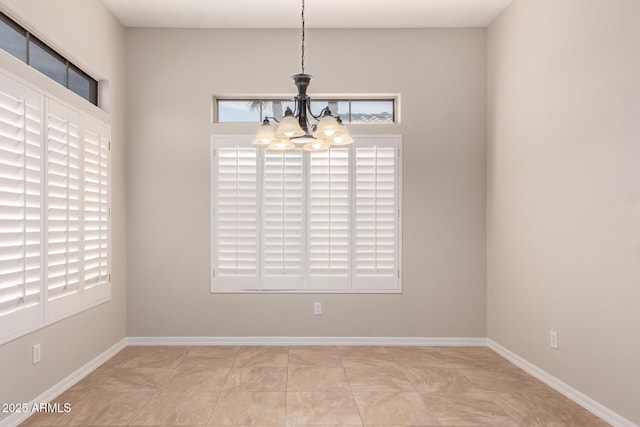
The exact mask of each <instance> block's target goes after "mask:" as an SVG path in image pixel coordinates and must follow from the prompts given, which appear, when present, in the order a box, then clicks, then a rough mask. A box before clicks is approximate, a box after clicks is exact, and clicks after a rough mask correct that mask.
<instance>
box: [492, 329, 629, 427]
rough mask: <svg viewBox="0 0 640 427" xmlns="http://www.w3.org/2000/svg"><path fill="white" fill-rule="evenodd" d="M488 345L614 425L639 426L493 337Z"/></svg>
mask: <svg viewBox="0 0 640 427" xmlns="http://www.w3.org/2000/svg"><path fill="white" fill-rule="evenodd" d="M487 345H488V346H489V348H490V349H492V350H493V351H495V352H496V353H498V354H499V355H501V356H502V357H504V358H505V359H507V360H509V361H510V362H512V363H513V364H514V365H516V366H518V367H519V368H521V369H522V370H524V371H525V372H527V373H528V374H530V375H532V376H534V377H535V378H537V379H539V380H540V381H542V382H543V383H545V384H547V385H548V386H549V387H551V388H553V389H554V390H556V391H557V392H559V393H560V394H563V395H564V396H566V397H568V398H569V399H571V400H573V401H574V402H576V403H577V404H578V405H580V406H582V407H583V408H585V409H587V410H588V411H590V412H592V413H593V414H595V415H597V416H598V417H600V418H602V419H603V420H605V421H606V422H608V423H609V424H611V425H612V426H614V427H638V425H637V424H634V423H633V422H631V421H629V420H628V419H626V418H624V417H623V416H622V415H619V414H617V413H615V412H613V411H612V410H611V409H609V408H607V407H606V406H604V405H602V404H601V403H598V402H596V401H595V400H593V399H592V398H590V397H589V396H587V395H585V394H584V393H581V392H579V391H578V390H576V389H575V388H573V387H571V386H570V385H568V384H566V383H564V382H562V381H560V380H559V379H558V378H556V377H554V376H553V375H551V374H549V373H547V372H546V371H543V370H542V369H540V368H538V367H537V366H536V365H534V364H532V363H530V362H529V361H527V360H525V359H523V358H522V357H520V356H518V355H517V354H515V353H513V352H511V351H510V350H508V349H506V348H505V347H503V346H501V345H500V344H498V343H497V342H495V341H493V340H492V339H487Z"/></svg>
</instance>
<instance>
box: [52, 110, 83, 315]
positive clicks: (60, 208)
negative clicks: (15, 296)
mask: <svg viewBox="0 0 640 427" xmlns="http://www.w3.org/2000/svg"><path fill="white" fill-rule="evenodd" d="M46 142H47V194H46V200H47V277H48V281H47V293H48V299H49V301H51V302H52V304H50V307H51V310H50V314H51V317H52V318H54V319H55V318H59V317H64V316H67V315H69V314H70V313H71V312H73V311H74V310H78V309H79V308H80V304H81V300H80V286H81V281H82V271H81V267H82V266H81V257H82V253H81V250H82V200H81V197H82V190H81V184H82V178H81V174H82V159H81V155H82V153H81V150H80V117H79V115H78V113H76V112H75V111H72V110H70V109H69V108H67V107H64V106H62V105H60V104H57V103H55V102H54V101H51V100H49V108H48V114H47V138H46ZM53 301H55V302H53Z"/></svg>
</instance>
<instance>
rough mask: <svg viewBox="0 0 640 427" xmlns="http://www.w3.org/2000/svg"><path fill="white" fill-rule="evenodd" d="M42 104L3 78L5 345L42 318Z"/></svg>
mask: <svg viewBox="0 0 640 427" xmlns="http://www.w3.org/2000/svg"><path fill="white" fill-rule="evenodd" d="M42 102H43V101H42V96H41V95H40V94H39V93H38V92H37V91H35V90H32V89H30V88H29V87H27V86H25V85H23V84H21V83H19V82H18V81H16V80H14V79H12V78H10V77H8V76H5V75H4V74H0V147H2V149H0V176H1V177H2V180H1V181H0V237H1V238H0V242H1V243H0V343H2V342H4V341H5V340H7V339H12V338H14V337H17V336H20V335H22V334H24V333H26V332H29V331H30V330H32V329H34V328H35V327H37V326H38V325H39V324H41V323H42V320H43V314H42V288H41V286H40V283H41V280H42V268H41V245H42V229H41V227H42V182H43V176H42V174H43V172H42V140H41V138H40V134H41V133H42V110H43V105H42Z"/></svg>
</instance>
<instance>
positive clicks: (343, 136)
mask: <svg viewBox="0 0 640 427" xmlns="http://www.w3.org/2000/svg"><path fill="white" fill-rule="evenodd" d="M340 128H341V131H342V132H341V133H339V134H338V135H337V136H334V137H333V138H331V145H349V144H353V138H352V137H351V135H349V131H348V130H347V128H346V127H344V126H343V125H340Z"/></svg>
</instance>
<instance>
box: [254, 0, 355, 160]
mask: <svg viewBox="0 0 640 427" xmlns="http://www.w3.org/2000/svg"><path fill="white" fill-rule="evenodd" d="M301 16H302V55H301V66H302V72H301V73H300V74H296V75H295V76H293V81H294V82H295V85H296V88H298V94H297V95H296V96H295V98H294V99H293V101H294V102H295V111H292V110H291V108H289V107H287V109H286V111H285V113H284V117H282V119H281V120H278V119H276V118H275V117H265V118H264V120H263V121H262V126H260V128H259V129H258V133H257V134H256V137H255V139H254V140H253V145H255V146H257V147H263V148H266V149H267V150H272V151H290V150H293V149H295V148H297V147H298V146H299V145H302V149H303V150H304V151H310V152H319V151H326V150H329V149H330V148H331V147H332V146H345V145H349V144H351V143H352V142H353V138H351V136H350V135H349V132H348V131H347V128H346V127H345V126H344V125H343V124H342V120H340V116H337V117H333V115H332V114H331V110H330V109H329V107H328V106H327V107H325V108H324V109H323V110H322V111H321V112H320V114H319V115H317V116H316V115H315V114H313V112H312V111H311V98H309V96H308V95H307V88H308V87H309V83H310V82H311V78H312V77H311V75H309V74H305V72H304V37H305V34H304V24H305V22H304V0H302V15H301ZM309 117H313V118H314V119H316V120H318V123H317V124H314V125H310V124H309ZM271 120H273V121H274V122H275V123H277V126H275V124H272V123H271Z"/></svg>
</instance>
